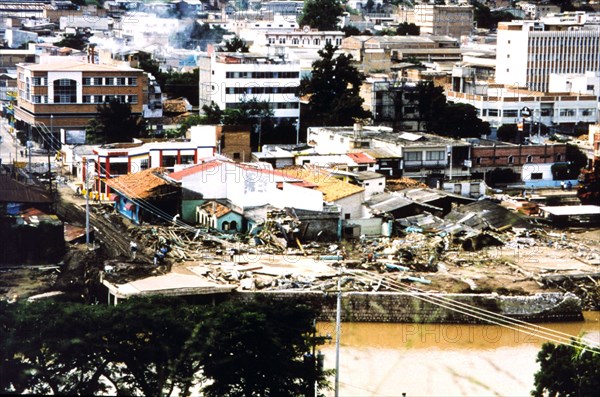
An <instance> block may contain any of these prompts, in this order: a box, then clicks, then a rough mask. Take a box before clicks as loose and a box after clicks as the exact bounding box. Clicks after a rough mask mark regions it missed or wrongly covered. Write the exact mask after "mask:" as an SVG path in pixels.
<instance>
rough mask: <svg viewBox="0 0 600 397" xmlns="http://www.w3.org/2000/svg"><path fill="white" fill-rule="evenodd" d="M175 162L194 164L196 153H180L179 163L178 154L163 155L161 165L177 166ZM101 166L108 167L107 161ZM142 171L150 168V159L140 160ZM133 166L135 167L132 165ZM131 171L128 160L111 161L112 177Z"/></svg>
mask: <svg viewBox="0 0 600 397" xmlns="http://www.w3.org/2000/svg"><path fill="white" fill-rule="evenodd" d="M175 164H194V155H193V154H192V155H183V154H182V155H180V156H179V163H178V162H177V156H176V155H170V156H166V155H165V156H163V157H162V162H161V165H160V166H161V167H173V166H175ZM101 166H102V167H103V168H104V169H106V163H105V162H103V163H101ZM139 167H140V169H139V170H140V171H143V170H147V169H148V168H150V160H149V159H141V160H140V165H139ZM132 168H133V167H132ZM129 172H130V170H129V164H128V163H126V162H119V163H110V175H111V176H112V177H114V176H117V175H126V174H128V173H129Z"/></svg>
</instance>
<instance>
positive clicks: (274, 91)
mask: <svg viewBox="0 0 600 397" xmlns="http://www.w3.org/2000/svg"><path fill="white" fill-rule="evenodd" d="M299 86H300V63H299V62H298V61H297V60H294V59H290V58H287V57H284V56H270V55H264V54H256V53H230V52H212V53H207V54H206V56H205V57H204V58H201V60H200V107H201V108H202V106H203V105H210V104H211V102H215V103H216V104H217V105H218V106H219V107H220V108H221V109H235V108H237V107H239V106H240V104H241V103H242V102H243V101H248V100H251V99H256V100H259V101H266V102H268V103H269V105H270V107H271V109H272V110H273V118H274V121H275V123H276V124H279V123H281V122H290V123H298V118H299V115H300V101H299V98H298V96H297V90H298V87H299Z"/></svg>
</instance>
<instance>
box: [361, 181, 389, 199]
mask: <svg viewBox="0 0 600 397" xmlns="http://www.w3.org/2000/svg"><path fill="white" fill-rule="evenodd" d="M380 183H381V185H380ZM363 188H365V198H369V197H371V196H372V195H374V194H377V193H383V191H384V190H385V176H382V177H381V178H375V179H368V180H366V181H364V182H363Z"/></svg>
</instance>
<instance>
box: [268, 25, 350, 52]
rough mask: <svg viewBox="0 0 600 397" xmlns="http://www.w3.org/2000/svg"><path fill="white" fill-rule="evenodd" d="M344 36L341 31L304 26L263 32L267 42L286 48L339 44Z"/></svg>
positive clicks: (318, 47) (321, 46) (320, 46)
mask: <svg viewBox="0 0 600 397" xmlns="http://www.w3.org/2000/svg"><path fill="white" fill-rule="evenodd" d="M344 37H345V35H344V32H341V31H319V30H318V29H311V28H310V27H309V26H304V27H302V28H301V29H294V30H293V31H282V32H270V31H268V32H265V38H266V40H267V44H268V45H271V46H283V47H288V48H316V49H320V48H323V47H324V46H325V45H326V44H331V45H334V46H338V47H339V46H340V45H341V44H342V39H343V38H344Z"/></svg>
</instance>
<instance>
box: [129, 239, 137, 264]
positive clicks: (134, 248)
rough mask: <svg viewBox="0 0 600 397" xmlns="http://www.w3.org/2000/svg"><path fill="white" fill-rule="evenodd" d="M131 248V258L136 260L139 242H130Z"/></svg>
mask: <svg viewBox="0 0 600 397" xmlns="http://www.w3.org/2000/svg"><path fill="white" fill-rule="evenodd" d="M129 250H130V251H131V260H135V257H136V254H137V244H136V242H135V241H133V240H132V241H130V242H129Z"/></svg>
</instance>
